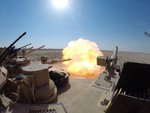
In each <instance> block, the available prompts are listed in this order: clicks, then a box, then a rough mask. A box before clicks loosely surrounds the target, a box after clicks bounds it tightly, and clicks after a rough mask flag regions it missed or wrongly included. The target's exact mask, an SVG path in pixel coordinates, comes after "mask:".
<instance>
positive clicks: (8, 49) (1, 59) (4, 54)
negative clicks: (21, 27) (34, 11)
mask: <svg viewBox="0 0 150 113" xmlns="http://www.w3.org/2000/svg"><path fill="white" fill-rule="evenodd" d="M25 34H26V32H24V33H23V34H22V35H20V36H19V37H18V38H17V39H16V40H15V41H14V42H13V43H11V44H10V45H9V47H8V48H7V49H6V50H5V51H4V52H3V53H2V55H1V56H0V65H1V63H2V61H3V60H4V59H5V57H6V56H7V55H8V53H9V51H10V50H12V49H11V48H12V47H13V46H14V44H15V43H16V42H17V41H18V40H20V39H21V38H22V37H23V36H24V35H25Z"/></svg>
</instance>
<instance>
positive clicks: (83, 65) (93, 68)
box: [62, 38, 103, 78]
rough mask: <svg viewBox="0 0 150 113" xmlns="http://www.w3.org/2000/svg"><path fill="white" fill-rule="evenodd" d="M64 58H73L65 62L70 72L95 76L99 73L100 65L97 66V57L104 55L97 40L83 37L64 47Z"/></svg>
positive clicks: (87, 76)
mask: <svg viewBox="0 0 150 113" xmlns="http://www.w3.org/2000/svg"><path fill="white" fill-rule="evenodd" d="M62 54H63V58H64V59H67V58H71V60H70V61H68V62H63V64H64V65H65V67H66V70H67V71H68V72H69V73H72V74H75V75H77V76H79V77H85V78H93V77H94V76H97V75H99V73H100V66H97V57H98V56H103V53H102V52H101V51H100V50H99V48H98V46H97V44H96V43H95V42H91V41H89V40H85V39H83V38H80V39H78V40H77V41H71V42H70V43H69V44H68V46H67V47H66V48H64V49H63V52H62Z"/></svg>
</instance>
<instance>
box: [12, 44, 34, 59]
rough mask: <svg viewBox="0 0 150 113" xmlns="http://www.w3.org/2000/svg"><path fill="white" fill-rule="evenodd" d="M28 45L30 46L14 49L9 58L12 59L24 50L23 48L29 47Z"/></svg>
mask: <svg viewBox="0 0 150 113" xmlns="http://www.w3.org/2000/svg"><path fill="white" fill-rule="evenodd" d="M29 45H31V43H30V44H27V45H25V46H22V47H20V48H18V49H14V50H13V51H12V52H11V53H10V54H9V55H10V56H11V58H14V57H15V56H17V53H18V52H19V51H20V50H21V49H24V48H26V47H27V46H29Z"/></svg>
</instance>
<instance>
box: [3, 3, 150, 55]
mask: <svg viewBox="0 0 150 113" xmlns="http://www.w3.org/2000/svg"><path fill="white" fill-rule="evenodd" d="M24 32H26V33H27V34H26V35H25V36H24V37H22V38H21V39H20V40H19V41H18V42H17V43H16V44H15V46H16V47H21V46H24V45H26V44H29V43H32V46H34V47H35V48H37V47H40V46H42V45H45V48H51V49H63V48H65V47H67V44H68V43H69V42H70V41H73V40H74V41H75V40H78V39H79V38H84V39H86V40H90V41H92V42H95V43H96V44H97V45H98V47H99V49H100V50H114V49H115V46H118V48H119V51H129V52H142V53H150V37H148V36H146V35H144V32H149V33H150V0H68V5H67V7H65V8H61V9H60V8H56V7H55V6H54V5H53V3H52V0H0V47H7V46H9V45H10V44H11V43H12V42H13V41H14V40H16V39H17V38H18V37H19V36H20V35H21V34H22V33H24Z"/></svg>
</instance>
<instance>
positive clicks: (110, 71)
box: [97, 46, 120, 81]
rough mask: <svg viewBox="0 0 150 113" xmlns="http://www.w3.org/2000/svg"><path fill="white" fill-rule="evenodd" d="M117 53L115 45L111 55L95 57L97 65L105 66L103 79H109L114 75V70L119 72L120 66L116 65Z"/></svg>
mask: <svg viewBox="0 0 150 113" xmlns="http://www.w3.org/2000/svg"><path fill="white" fill-rule="evenodd" d="M117 55H118V47H117V46H116V49H115V51H114V53H113V55H111V57H101V56H98V57H97V65H100V66H105V67H106V71H105V72H104V73H106V76H105V80H108V81H110V80H111V77H115V75H116V74H115V71H117V72H120V67H119V66H118V65H117V60H118V56H117Z"/></svg>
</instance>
